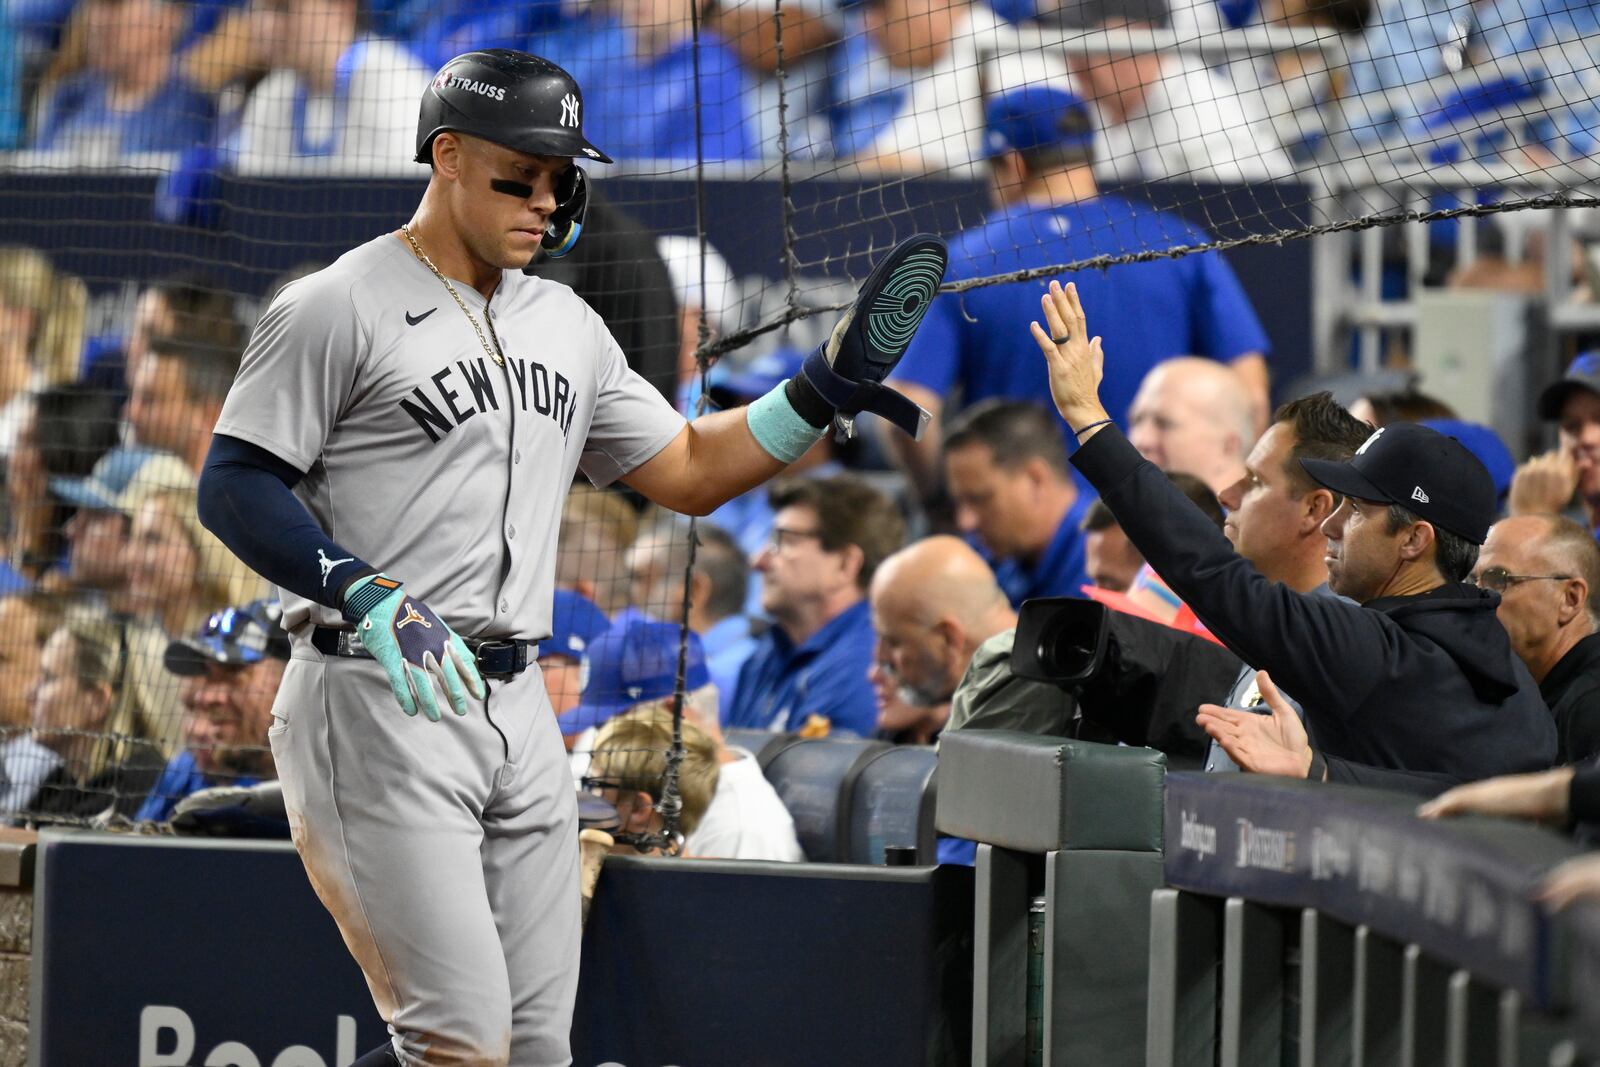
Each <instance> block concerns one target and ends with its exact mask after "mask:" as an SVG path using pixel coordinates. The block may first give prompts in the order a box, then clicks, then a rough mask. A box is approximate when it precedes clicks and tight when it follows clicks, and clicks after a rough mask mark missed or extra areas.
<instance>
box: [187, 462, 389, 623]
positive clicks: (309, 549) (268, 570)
mask: <svg viewBox="0 0 1600 1067" xmlns="http://www.w3.org/2000/svg"><path fill="white" fill-rule="evenodd" d="M302 477H304V472H303V471H300V470H296V469H295V468H294V467H292V466H290V465H289V464H288V463H285V462H284V461H283V460H281V459H279V458H278V457H277V456H274V455H273V454H272V453H271V452H268V451H266V450H265V449H263V448H259V447H257V446H256V445H253V444H250V443H249V442H248V441H241V440H239V439H238V438H237V437H229V436H227V435H226V434H213V435H212V438H211V450H210V451H209V452H208V453H207V454H206V465H205V469H204V470H202V471H201V472H200V500H199V504H200V522H201V524H202V525H203V526H205V528H206V529H208V530H210V531H211V532H212V533H214V534H216V535H217V539H218V540H219V541H221V542H222V543H223V544H224V545H227V546H228V549H229V551H231V552H232V553H233V554H234V555H236V556H238V557H239V558H240V559H241V560H243V561H244V562H245V564H246V565H247V566H249V567H250V569H252V570H254V571H255V572H256V573H257V574H259V575H261V576H262V577H263V578H265V579H266V580H267V581H269V582H271V583H273V584H274V585H277V586H281V587H282V588H284V589H288V590H290V591H291V592H294V593H298V594H300V595H301V596H303V597H305V598H307V599H308V600H315V601H316V602H317V603H319V604H326V605H327V606H328V607H330V608H333V609H334V610H335V611H338V610H340V609H341V607H342V605H341V600H342V597H343V593H344V590H345V588H346V587H347V586H349V585H350V583H352V582H354V581H356V580H358V579H360V578H364V577H366V576H367V575H369V574H376V573H377V570H376V568H374V567H371V566H368V565H367V564H366V563H365V562H364V561H362V560H360V559H357V558H356V556H355V553H353V552H348V551H346V550H345V549H343V548H341V547H340V546H339V545H338V544H336V543H335V542H334V541H333V539H332V538H330V537H329V536H328V535H327V534H326V533H324V532H323V531H322V527H320V526H318V525H317V523H316V520H315V519H313V518H312V517H311V513H310V512H308V511H306V507H305V505H304V504H302V503H301V502H300V500H299V498H297V497H296V496H295V495H294V487H295V485H296V484H298V483H299V481H300V479H301V478H302ZM319 549H320V550H321V554H320V555H319V553H318V550H319ZM324 556H325V557H326V558H328V559H335V560H349V561H350V562H349V563H347V564H344V565H343V566H342V567H341V568H340V570H341V571H342V573H339V574H337V575H336V576H334V577H335V579H336V580H334V581H333V582H332V583H331V584H325V583H326V582H327V579H328V577H330V576H328V575H324V574H323V570H322V563H321V560H322V558H323V557H324Z"/></svg>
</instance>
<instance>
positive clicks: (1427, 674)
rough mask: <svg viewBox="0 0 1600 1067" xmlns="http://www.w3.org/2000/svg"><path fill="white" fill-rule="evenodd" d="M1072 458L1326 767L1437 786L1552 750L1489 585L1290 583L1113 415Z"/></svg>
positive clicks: (1542, 761) (1548, 729) (1541, 708)
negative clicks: (1289, 704)
mask: <svg viewBox="0 0 1600 1067" xmlns="http://www.w3.org/2000/svg"><path fill="white" fill-rule="evenodd" d="M1072 462H1073V465H1074V466H1076V467H1077V468H1078V470H1079V471H1080V472H1081V473H1082V474H1083V475H1084V476H1085V477H1086V478H1088V480H1089V481H1090V483H1091V484H1093V485H1094V487H1095V489H1097V490H1098V491H1099V493H1100V497H1101V499H1102V500H1104V501H1105V502H1106V505H1107V506H1108V507H1109V508H1110V509H1111V512H1112V514H1113V515H1115V516H1116V518H1117V522H1118V523H1120V524H1121V526H1122V529H1123V531H1124V532H1125V533H1126V534H1127V535H1128V539H1129V540H1130V541H1132V542H1133V544H1134V545H1135V546H1136V547H1137V548H1138V549H1139V551H1140V552H1142V553H1143V554H1144V557H1145V559H1146V560H1147V561H1148V562H1149V563H1150V565H1151V566H1152V567H1153V568H1154V569H1155V571H1156V573H1157V574H1159V575H1161V577H1162V578H1163V579H1164V580H1165V581H1166V582H1167V584H1168V585H1169V586H1171V587H1172V590H1173V592H1175V593H1177V594H1178V596H1180V597H1181V598H1182V599H1183V602H1184V603H1185V604H1187V605H1189V607H1191V608H1193V609H1194V612H1195V614H1196V615H1197V616H1198V617H1199V618H1200V620H1201V621H1202V622H1204V623H1205V624H1206V626H1207V627H1209V628H1210V630H1211V632H1212V633H1213V634H1215V635H1216V636H1217V637H1218V638H1220V639H1221V640H1222V641H1223V642H1225V643H1226V644H1227V645H1228V647H1229V648H1230V649H1232V650H1233V651H1234V652H1235V653H1236V654H1238V656H1239V657H1240V658H1241V659H1243V660H1244V661H1245V662H1246V663H1253V664H1256V665H1258V666H1259V667H1261V668H1262V669H1264V670H1266V671H1267V672H1268V673H1270V674H1271V675H1272V679H1273V681H1275V682H1276V683H1278V685H1279V686H1280V687H1282V688H1283V689H1284V690H1286V691H1288V692H1291V693H1293V694H1294V695H1295V697H1296V698H1297V699H1299V700H1300V702H1301V704H1302V706H1303V707H1304V708H1305V712H1306V724H1307V728H1308V732H1309V733H1310V735H1311V740H1312V744H1313V745H1314V746H1315V747H1316V750H1317V751H1318V752H1320V753H1322V754H1323V755H1324V756H1325V757H1326V758H1327V760H1328V776H1329V778H1331V779H1334V780H1342V781H1356V782H1364V783H1366V784H1370V785H1379V786H1388V787H1391V788H1402V789H1410V790H1416V791H1423V792H1437V791H1438V790H1439V789H1441V788H1443V787H1445V786H1448V785H1452V784H1455V783H1457V782H1466V781H1472V780H1474V779H1478V778H1488V777H1491V776H1493V775H1497V774H1512V773H1516V772H1520V771H1535V770H1542V769H1544V768H1546V767H1549V766H1550V765H1551V764H1552V763H1553V762H1554V761H1555V756H1556V731H1555V722H1554V720H1553V718H1552V717H1551V714H1550V712H1549V709H1547V708H1546V707H1545V704H1544V700H1543V698H1541V697H1540V695H1539V688H1538V686H1537V685H1536V684H1534V681H1533V677H1532V676H1531V675H1530V674H1529V673H1528V670H1527V668H1526V667H1525V666H1523V664H1522V661H1521V660H1519V659H1518V658H1517V656H1516V654H1515V653H1514V652H1513V651H1512V650H1511V641H1510V639H1509V638H1508V637H1507V636H1506V632H1505V629H1504V628H1503V627H1502V626H1501V625H1500V622H1499V620H1498V619H1496V618H1495V608H1496V606H1498V605H1499V603H1500V597H1499V594H1497V593H1493V592H1490V591H1488V590H1484V589H1479V588H1477V587H1476V586H1471V585H1461V584H1455V583H1451V584H1446V585H1444V586H1441V587H1440V588H1438V589H1435V590H1432V591H1431V592H1428V593H1424V594H1422V595H1420V596H1410V597H1384V598H1380V599H1377V600H1373V601H1370V602H1369V603H1367V604H1364V605H1357V604H1353V603H1350V602H1349V601H1346V600H1341V599H1339V598H1337V597H1325V596H1309V595H1305V594H1302V593H1297V592H1295V591H1294V590H1292V589H1289V588H1288V587H1287V586H1285V585H1283V584H1282V583H1279V582H1270V581H1268V580H1267V579H1266V578H1264V577H1262V575H1261V573H1260V572H1259V571H1257V570H1256V569H1255V567H1254V566H1252V565H1251V564H1250V562H1249V561H1248V560H1246V559H1244V558H1243V557H1241V556H1239V555H1238V554H1237V553H1236V552H1235V551H1234V550H1233V546H1232V545H1231V544H1230V543H1229V542H1228V539H1227V538H1226V537H1224V536H1223V534H1222V532H1221V531H1220V530H1218V529H1217V528H1216V526H1214V525H1213V524H1212V523H1211V521H1210V520H1208V519H1207V518H1206V517H1205V516H1204V515H1202V514H1201V512H1200V510H1199V509H1198V508H1196V507H1195V506H1194V505H1193V504H1192V503H1190V501H1189V500H1188V499H1187V498H1185V497H1184V495H1183V494H1182V493H1181V492H1179V491H1178V490H1177V489H1176V488H1174V487H1173V485H1172V483H1171V482H1170V481H1169V480H1168V479H1167V477H1166V476H1165V475H1164V474H1162V473H1161V472H1160V470H1158V469H1157V468H1156V467H1154V466H1153V465H1151V464H1150V463H1148V462H1146V461H1145V460H1144V458H1143V457H1141V456H1140V455H1139V453H1138V452H1137V451H1135V450H1134V448H1133V446H1132V445H1130V444H1129V443H1128V440H1127V438H1125V437H1124V436H1123V435H1122V434H1121V432H1120V431H1118V430H1117V429H1116V428H1115V427H1111V426H1108V427H1106V428H1104V429H1102V430H1101V431H1100V432H1099V433H1098V434H1096V435H1095V436H1094V437H1092V438H1090V439H1089V441H1088V443H1086V444H1085V445H1084V446H1083V447H1082V448H1080V449H1079V450H1078V452H1077V454H1076V455H1074V456H1073V458H1072Z"/></svg>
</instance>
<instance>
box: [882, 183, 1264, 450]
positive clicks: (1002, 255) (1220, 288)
mask: <svg viewBox="0 0 1600 1067" xmlns="http://www.w3.org/2000/svg"><path fill="white" fill-rule="evenodd" d="M1209 240H1210V238H1209V237H1208V236H1207V235H1206V233H1205V231H1203V230H1201V229H1199V228H1198V227H1195V226H1191V225H1190V224H1189V223H1187V222H1185V221H1184V220H1182V219H1180V218H1178V217H1176V216H1174V215H1167V214H1163V213H1161V212H1158V211H1154V210H1152V209H1150V208H1136V207H1135V206H1134V205H1132V204H1130V203H1128V202H1127V201H1125V200H1119V199H1117V198H1116V197H1111V196H1102V197H1099V198H1097V199H1094V200H1089V201H1084V202H1082V203H1077V204H1063V205H1057V206H1048V205H1039V204H1015V205H1011V206H1008V207H1004V208H1001V209H1000V210H999V211H996V212H994V213H993V214H991V215H990V216H989V217H988V219H987V220H986V221H985V222H984V224H983V225H982V226H980V227H978V228H977V229H974V230H969V231H967V232H966V233H964V234H962V235H961V236H960V237H958V238H956V240H955V241H954V242H953V243H952V244H951V245H950V268H949V270H948V271H947V272H946V273H945V280H946V281H958V280H960V279H963V278H978V277H985V276H988V275H994V274H1005V273H1008V272H1011V271H1017V270H1025V269H1028V268H1032V267H1045V266H1049V265H1050V264H1052V263H1072V262H1076V261H1078V260H1082V259H1089V258H1092V257H1094V256H1101V255H1120V254H1122V253H1124V252H1141V251H1148V250H1150V249H1153V248H1174V247H1178V246H1180V245H1192V244H1201V243H1204V242H1206V241H1209ZM1062 281H1063V282H1065V281H1074V282H1076V283H1077V284H1078V295H1079V296H1080V297H1081V298H1082V300H1083V307H1084V311H1085V313H1086V314H1087V315H1088V317H1089V323H1090V325H1091V328H1092V329H1093V331H1094V332H1095V333H1096V334H1100V335H1102V336H1104V337H1105V339H1106V342H1105V346H1106V375H1105V380H1104V381H1103V382H1102V383H1101V385H1100V401H1101V403H1103V404H1104V405H1105V408H1106V411H1107V412H1109V413H1110V415H1111V417H1112V418H1114V419H1116V420H1117V423H1118V425H1122V426H1124V427H1125V424H1126V420H1127V415H1128V408H1129V406H1130V405H1131V404H1132V403H1133V395H1134V393H1135V392H1137V391H1138V388H1139V382H1140V381H1141V380H1142V379H1143V378H1144V376H1145V373H1146V372H1147V371H1149V369H1150V368H1151V367H1153V366H1155V365H1156V364H1157V363H1159V362H1161V361H1162V360H1164V359H1169V358H1171V357H1172V356H1185V355H1190V356H1193V355H1199V356H1208V357H1210V358H1212V359H1217V360H1230V359H1235V358H1237V357H1239V356H1242V355H1245V354H1246V353H1249V352H1262V353H1265V352H1266V350H1267V335H1266V333H1265V331H1263V330H1262V328H1261V323H1260V321H1259V320H1258V319H1257V318H1256V313H1255V310H1254V309H1253V308H1252V307H1251V306H1250V301H1249V299H1248V298H1247V297H1246V296H1245V293H1244V288H1243V287H1242V286H1240V284H1239V279H1238V278H1237V277H1235V276H1234V273H1233V270H1232V268H1230V267H1229V266H1228V264H1227V262H1226V261H1225V260H1224V259H1223V258H1222V257H1221V255H1219V254H1218V253H1216V252H1203V253H1199V254H1197V255H1192V256H1184V257H1182V258H1181V259H1158V260H1152V261H1150V262H1148V263H1124V264H1120V265H1118V266H1115V267H1112V268H1110V269H1109V270H1103V271H1101V270H1085V271H1080V272H1078V273H1076V274H1074V275H1072V276H1071V277H1070V278H1067V277H1063V279H1062ZM1049 282H1050V279H1049V278H1041V279H1039V280H1037V281H1031V282H1017V283H1014V284H1009V285H991V286H987V287H984V288H979V289H971V290H968V291H967V292H965V293H945V294H943V295H941V296H939V297H938V298H937V299H935V300H934V302H933V307H931V308H930V309H929V310H928V317H927V318H926V319H924V320H923V323H922V326H921V328H920V329H918V330H917V335H916V337H915V338H914V339H913V340H912V342H911V345H910V347H909V348H907V349H906V354H905V358H904V359H902V360H901V361H900V366H899V367H898V368H897V369H896V371H895V374H894V377H895V378H896V379H898V380H901V381H908V382H914V383H916V384H917V385H921V386H923V387H924V388H927V389H929V390H931V391H932V392H934V393H937V394H939V395H940V396H944V395H945V394H947V393H949V392H950V390H951V389H953V388H955V387H956V386H960V388H961V402H962V403H963V404H968V405H970V404H975V403H977V402H978V401H980V400H985V399H987V398H989V397H1005V398H1008V399H1012V400H1034V401H1037V402H1039V403H1041V404H1048V405H1050V407H1051V410H1054V409H1055V408H1054V404H1053V403H1052V402H1051V399H1050V380H1049V376H1048V373H1047V371H1046V369H1045V362H1044V357H1043V356H1041V355H1040V354H1039V348H1038V346H1037V345H1036V344H1034V341H1033V337H1032V336H1031V335H1030V334H1029V333H1028V323H1030V322H1032V321H1034V320H1035V319H1038V318H1039V316H1040V310H1039V298H1040V297H1041V296H1043V295H1044V293H1045V291H1046V289H1047V288H1048V286H1049Z"/></svg>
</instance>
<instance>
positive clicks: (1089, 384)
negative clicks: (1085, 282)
mask: <svg viewBox="0 0 1600 1067" xmlns="http://www.w3.org/2000/svg"><path fill="white" fill-rule="evenodd" d="M1039 305H1040V308H1041V310H1043V312H1044V325H1043V326H1041V325H1039V323H1037V322H1030V323H1029V324H1028V329H1029V332H1031V333H1032V334H1033V340H1034V342H1035V343H1036V344H1037V345H1038V346H1039V351H1040V352H1043V353H1044V358H1045V363H1046V365H1047V366H1048V367H1049V369H1050V395H1051V397H1052V398H1054V400H1055V402H1056V410H1057V411H1059V412H1060V413H1061V417H1062V418H1064V419H1066V420H1067V425H1068V426H1070V427H1071V428H1072V429H1074V430H1078V429H1082V428H1083V427H1085V426H1088V425H1089V424H1090V423H1095V422H1099V421H1100V420H1102V419H1104V418H1106V409H1105V408H1104V407H1102V406H1101V405H1100V378H1101V376H1102V375H1103V374H1104V367H1105V353H1104V352H1103V351H1102V350H1101V348H1100V338H1098V337H1094V338H1091V337H1090V336H1089V322H1088V319H1087V318H1086V317H1085V316H1084V313H1083V304H1081V303H1080V302H1079V301H1078V287H1077V286H1076V285H1074V284H1072V283H1071V282H1069V283H1067V286H1066V288H1065V289H1063V288H1062V287H1061V283H1060V282H1051V283H1050V290H1049V292H1047V293H1045V294H1044V296H1043V297H1041V298H1040V301H1039Z"/></svg>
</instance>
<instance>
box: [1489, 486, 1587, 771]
mask: <svg viewBox="0 0 1600 1067" xmlns="http://www.w3.org/2000/svg"><path fill="white" fill-rule="evenodd" d="M1470 580H1471V581H1472V582H1474V583H1476V584H1477V585H1479V586H1481V587H1482V588H1484V589H1489V590H1492V591H1494V592H1496V593H1499V594H1500V606H1499V607H1498V608H1496V609H1495V614H1496V615H1497V616H1498V617H1499V619H1500V623H1501V625H1502V626H1504V627H1505V628H1506V633H1507V634H1508V635H1510V637H1511V648H1512V650H1513V651H1515V652H1516V654H1517V656H1518V658H1520V659H1521V660H1522V662H1523V663H1525V664H1527V667H1528V673H1529V674H1531V675H1533V677H1534V680H1535V681H1537V682H1538V683H1539V693H1540V695H1541V696H1543V697H1544V702H1545V703H1546V704H1548V705H1549V706H1550V712H1551V714H1553V715H1554V716H1555V720H1556V742H1557V745H1558V751H1557V756H1556V759H1557V762H1559V763H1577V762H1579V761H1580V760H1585V759H1588V758H1589V757H1591V756H1593V755H1595V754H1596V753H1600V634H1597V633H1596V632H1595V631H1596V623H1597V619H1600V546H1597V545H1596V544H1595V541H1594V538H1593V537H1592V536H1591V535H1590V534H1589V532H1588V531H1587V530H1585V529H1584V528H1583V527H1582V526H1581V525H1579V524H1578V523H1576V522H1573V521H1572V520H1571V519H1564V518H1561V517H1559V516H1556V515H1527V516H1521V517H1517V518H1510V519H1502V520H1500V521H1499V522H1497V523H1495V524H1494V526H1493V527H1492V528H1491V529H1490V530H1489V539H1488V540H1487V541H1485V542H1484V543H1483V550H1482V551H1481V552H1480V553H1479V554H1478V565H1477V567H1475V568H1474V569H1473V572H1472V577H1471V579H1470Z"/></svg>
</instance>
